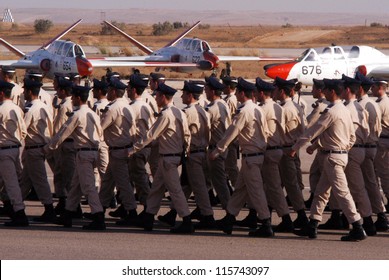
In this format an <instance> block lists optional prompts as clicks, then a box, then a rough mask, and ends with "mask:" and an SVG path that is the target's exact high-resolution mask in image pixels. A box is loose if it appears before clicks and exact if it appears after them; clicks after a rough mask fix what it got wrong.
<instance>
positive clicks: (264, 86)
mask: <svg viewBox="0 0 389 280" xmlns="http://www.w3.org/2000/svg"><path fill="white" fill-rule="evenodd" d="M255 85H256V87H257V99H258V101H259V102H260V106H261V108H262V110H263V112H264V114H265V118H266V123H267V127H268V129H269V135H268V138H267V146H266V151H265V157H264V161H263V166H262V170H261V171H262V177H263V183H264V188H265V192H266V198H267V200H268V203H269V206H270V207H271V208H273V209H274V210H275V211H276V212H277V214H278V216H279V217H281V218H282V221H281V223H280V224H279V225H277V227H276V228H275V231H276V232H292V231H293V229H294V226H293V222H292V220H291V217H290V214H289V213H290V212H289V207H288V203H287V202H286V198H285V195H284V191H283V189H282V182H281V178H280V168H279V165H280V161H281V159H282V155H283V151H282V146H283V143H284V137H285V136H284V133H285V115H284V110H283V109H282V107H281V106H280V105H279V104H277V103H276V102H274V101H273V99H272V92H273V91H274V89H275V87H274V86H273V85H272V84H270V83H267V82H265V81H263V80H262V79H261V78H257V79H256V83H255Z"/></svg>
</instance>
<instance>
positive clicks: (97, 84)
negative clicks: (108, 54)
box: [92, 79, 108, 89]
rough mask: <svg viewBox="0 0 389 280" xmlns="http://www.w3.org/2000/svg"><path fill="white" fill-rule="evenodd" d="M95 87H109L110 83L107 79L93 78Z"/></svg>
mask: <svg viewBox="0 0 389 280" xmlns="http://www.w3.org/2000/svg"><path fill="white" fill-rule="evenodd" d="M92 88H95V89H107V88H108V83H107V82H105V81H100V80H98V79H93V87H92Z"/></svg>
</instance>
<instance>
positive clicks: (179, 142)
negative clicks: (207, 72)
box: [128, 83, 194, 234]
mask: <svg viewBox="0 0 389 280" xmlns="http://www.w3.org/2000/svg"><path fill="white" fill-rule="evenodd" d="M175 93H176V90H175V89H173V88H171V87H169V86H167V85H166V84H164V83H162V84H159V85H158V88H157V89H156V94H157V95H156V100H157V103H158V106H159V107H160V108H162V110H161V113H160V115H159V117H158V118H157V120H156V121H155V123H154V124H153V126H152V127H151V128H150V130H149V131H148V132H147V135H146V138H145V139H143V140H141V141H138V142H137V143H135V145H134V147H133V148H130V149H129V150H128V155H129V156H132V155H133V154H134V153H136V152H138V151H139V150H141V149H143V148H144V147H146V146H147V145H148V144H150V143H151V142H152V141H154V140H157V139H158V141H159V153H160V154H159V164H158V169H157V173H156V174H155V177H154V181H153V185H152V187H151V190H150V193H149V196H148V198H147V209H146V211H145V212H144V214H143V215H142V218H143V220H142V221H141V223H140V225H141V226H142V227H143V228H144V229H145V230H152V229H153V223H154V215H156V214H157V213H158V211H159V209H160V205H161V200H162V198H163V196H164V193H165V187H166V188H167V190H168V191H169V194H170V197H171V199H172V203H173V204H174V207H175V209H176V210H177V213H178V215H179V216H180V217H182V219H183V222H182V223H181V224H180V225H179V226H178V227H175V228H172V229H171V230H170V231H171V232H172V233H184V234H190V233H193V232H194V228H193V225H192V222H191V219H190V211H189V207H188V203H187V201H186V198H185V195H184V192H183V191H182V188H181V185H180V176H179V173H178V169H177V168H178V166H179V165H180V162H181V156H182V153H183V152H184V151H183V149H185V151H186V152H189V150H188V149H189V143H190V132H189V128H188V123H187V120H186V116H185V114H184V113H183V112H182V111H181V110H179V109H178V108H176V107H175V106H174V105H173V96H174V94H175Z"/></svg>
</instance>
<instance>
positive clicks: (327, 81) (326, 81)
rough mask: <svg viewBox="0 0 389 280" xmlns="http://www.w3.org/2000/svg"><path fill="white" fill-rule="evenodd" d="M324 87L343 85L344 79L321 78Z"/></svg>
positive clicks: (335, 87) (333, 87) (331, 88)
mask: <svg viewBox="0 0 389 280" xmlns="http://www.w3.org/2000/svg"><path fill="white" fill-rule="evenodd" d="M323 82H324V88H327V89H330V90H333V89H337V88H339V87H343V86H344V81H343V80H339V79H323Z"/></svg>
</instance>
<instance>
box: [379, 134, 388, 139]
mask: <svg viewBox="0 0 389 280" xmlns="http://www.w3.org/2000/svg"><path fill="white" fill-rule="evenodd" d="M380 138H383V139H389V135H380Z"/></svg>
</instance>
